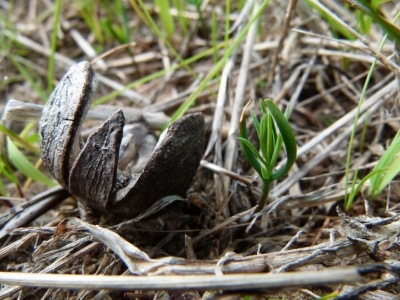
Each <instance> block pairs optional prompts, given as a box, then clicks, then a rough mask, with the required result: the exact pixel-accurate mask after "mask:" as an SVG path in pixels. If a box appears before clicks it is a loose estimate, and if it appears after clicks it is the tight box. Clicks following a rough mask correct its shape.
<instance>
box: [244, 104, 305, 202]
mask: <svg viewBox="0 0 400 300" xmlns="http://www.w3.org/2000/svg"><path fill="white" fill-rule="evenodd" d="M250 103H251V100H250V101H249V102H247V104H246V106H245V107H244V109H243V111H242V115H241V117H240V129H239V134H240V137H238V140H239V141H240V143H241V144H242V148H243V152H244V154H245V156H246V158H247V160H248V161H249V162H250V164H251V165H252V166H253V168H254V169H255V170H256V171H257V173H258V175H259V176H260V178H261V180H262V184H263V187H262V194H261V197H260V200H259V202H258V204H259V207H258V210H261V209H262V208H263V207H264V206H265V203H266V201H267V198H268V195H269V190H270V185H271V182H273V181H274V180H277V179H279V178H281V177H282V176H284V175H285V174H286V173H287V172H288V171H289V170H290V168H291V167H292V166H293V164H294V162H295V161H296V157H297V145H296V140H295V137H294V134H293V131H292V128H291V127H290V125H289V122H288V117H289V109H286V112H285V115H284V114H282V113H281V111H280V110H279V108H278V107H277V106H276V105H275V104H274V102H273V101H272V100H270V99H266V100H261V102H260V106H261V112H262V117H261V120H260V121H259V120H258V119H257V117H256V115H255V114H254V112H253V111H250V113H251V117H252V119H253V123H254V126H255V128H256V131H257V135H258V139H259V142H260V150H257V149H256V148H255V147H254V146H253V145H252V144H251V142H250V141H249V139H248V137H247V129H246V115H245V114H246V110H247V107H248V106H249V105H250ZM282 144H284V145H285V151H286V164H285V165H284V166H283V167H281V168H279V169H278V170H275V168H276V164H277V161H278V157H279V153H280V152H281V149H282Z"/></svg>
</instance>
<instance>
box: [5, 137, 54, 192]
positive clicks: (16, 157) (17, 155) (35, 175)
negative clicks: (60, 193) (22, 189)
mask: <svg viewBox="0 0 400 300" xmlns="http://www.w3.org/2000/svg"><path fill="white" fill-rule="evenodd" d="M7 151H8V156H9V159H10V162H11V163H12V164H13V165H14V166H15V167H16V168H17V169H18V170H19V171H20V172H21V173H22V174H24V175H25V176H27V177H30V178H32V179H33V180H35V181H38V182H41V183H43V184H45V185H47V186H48V187H53V186H55V185H56V184H55V183H54V182H53V181H52V180H51V179H50V178H48V177H47V176H46V175H44V174H43V173H42V172H40V171H39V170H38V169H36V168H35V166H34V165H33V164H32V163H31V162H30V161H29V160H28V159H27V158H26V157H25V156H24V155H23V154H22V152H21V151H19V149H18V148H17V146H16V145H15V144H14V142H13V141H12V140H11V139H10V138H8V137H7Z"/></svg>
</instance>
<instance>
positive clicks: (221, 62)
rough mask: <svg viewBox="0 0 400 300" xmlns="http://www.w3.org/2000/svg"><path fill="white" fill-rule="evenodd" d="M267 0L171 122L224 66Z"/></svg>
mask: <svg viewBox="0 0 400 300" xmlns="http://www.w3.org/2000/svg"><path fill="white" fill-rule="evenodd" d="M268 3H269V0H264V1H262V3H261V4H260V6H259V9H258V10H257V12H256V13H255V14H254V16H253V17H252V18H251V19H250V21H249V22H248V23H247V24H246V25H245V26H244V28H243V30H242V31H241V32H240V34H239V36H238V37H237V39H235V41H234V42H233V43H232V45H231V46H230V47H228V48H227V49H226V51H225V52H224V56H223V57H222V58H221V59H220V60H219V61H218V63H217V64H216V65H215V66H214V67H213V68H212V69H211V71H210V72H209V73H208V74H207V76H206V77H205V78H204V79H203V80H202V81H201V83H200V84H199V85H198V87H197V88H196V90H195V91H193V93H192V94H191V95H190V96H189V97H188V98H187V100H186V101H185V102H184V103H182V105H181V106H180V107H179V108H178V109H177V110H176V112H175V113H174V115H173V116H172V118H171V122H173V121H175V120H177V119H179V118H180V117H182V116H183V114H184V113H185V112H186V111H187V110H188V109H189V107H191V106H192V105H193V103H194V102H195V101H196V98H197V97H198V96H199V95H200V93H201V92H202V91H203V90H204V89H205V88H206V87H207V84H208V83H209V82H210V80H211V79H213V78H214V77H215V76H216V75H217V74H218V73H219V72H220V71H221V70H222V68H223V67H224V65H225V64H226V62H227V60H228V59H229V57H230V56H231V55H232V54H233V52H234V51H235V50H236V49H237V48H238V47H239V45H240V44H241V42H242V41H243V39H244V38H245V37H246V35H247V32H248V30H249V29H250V26H251V25H252V24H253V23H254V22H255V21H256V20H257V19H258V18H259V17H260V15H261V13H262V12H263V11H264V9H265V8H266V7H267V5H268Z"/></svg>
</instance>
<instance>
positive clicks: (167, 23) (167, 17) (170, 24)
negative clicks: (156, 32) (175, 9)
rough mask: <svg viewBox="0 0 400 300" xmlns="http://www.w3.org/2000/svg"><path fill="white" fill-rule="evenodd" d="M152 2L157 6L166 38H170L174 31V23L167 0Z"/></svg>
mask: <svg viewBox="0 0 400 300" xmlns="http://www.w3.org/2000/svg"><path fill="white" fill-rule="evenodd" d="M154 4H155V5H156V6H158V8H159V10H160V21H161V25H162V27H163V29H164V32H165V33H166V35H167V38H168V39H170V38H171V37H172V35H173V34H174V31H175V24H174V19H173V18H172V15H171V14H170V12H169V10H170V7H169V1H168V0H154Z"/></svg>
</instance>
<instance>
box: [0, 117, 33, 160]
mask: <svg viewBox="0 0 400 300" xmlns="http://www.w3.org/2000/svg"><path fill="white" fill-rule="evenodd" d="M0 132H2V133H4V134H6V135H7V136H8V137H10V138H11V139H12V140H13V141H15V142H17V143H18V144H20V145H21V146H23V147H24V148H26V149H28V150H30V151H32V152H33V153H34V154H36V155H37V156H39V154H40V150H39V148H38V147H36V146H34V145H32V144H31V143H29V142H27V141H26V140H24V139H23V138H21V137H20V136H18V135H17V134H16V133H14V132H12V131H11V130H10V129H8V128H7V127H5V126H4V125H2V124H0Z"/></svg>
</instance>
